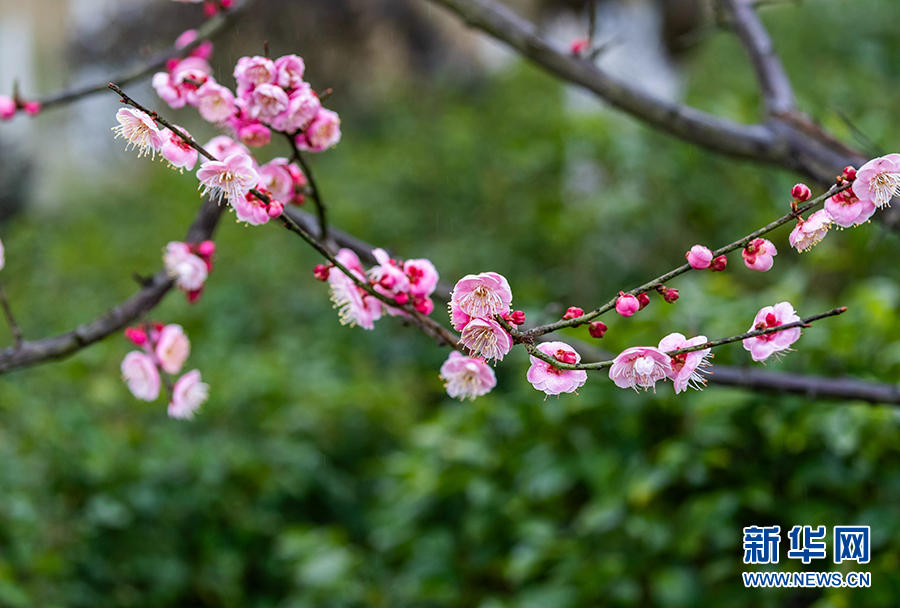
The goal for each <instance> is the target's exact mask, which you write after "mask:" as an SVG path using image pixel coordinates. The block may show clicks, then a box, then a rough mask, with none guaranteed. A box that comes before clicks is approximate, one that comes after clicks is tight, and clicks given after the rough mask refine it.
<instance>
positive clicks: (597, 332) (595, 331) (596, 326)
mask: <svg viewBox="0 0 900 608" xmlns="http://www.w3.org/2000/svg"><path fill="white" fill-rule="evenodd" d="M607 329H609V328H608V327H606V323H604V322H603V321H594V322H593V323H589V324H588V332H589V333H590V334H591V337H592V338H602V337H603V334H605V333H606V330H607Z"/></svg>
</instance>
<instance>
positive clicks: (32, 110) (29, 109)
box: [22, 101, 43, 116]
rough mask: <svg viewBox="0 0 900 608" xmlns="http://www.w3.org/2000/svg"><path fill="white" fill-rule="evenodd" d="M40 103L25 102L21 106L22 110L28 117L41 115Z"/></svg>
mask: <svg viewBox="0 0 900 608" xmlns="http://www.w3.org/2000/svg"><path fill="white" fill-rule="evenodd" d="M42 107H43V106H41V103H40V102H39V101H26V102H25V103H23V104H22V110H24V111H25V113H26V114H28V115H29V116H37V115H38V114H40V113H41V108H42Z"/></svg>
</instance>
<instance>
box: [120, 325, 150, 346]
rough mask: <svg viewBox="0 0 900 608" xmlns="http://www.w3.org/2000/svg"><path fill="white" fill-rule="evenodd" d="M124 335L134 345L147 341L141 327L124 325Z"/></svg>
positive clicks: (141, 344) (140, 344)
mask: <svg viewBox="0 0 900 608" xmlns="http://www.w3.org/2000/svg"><path fill="white" fill-rule="evenodd" d="M125 337H126V338H128V339H129V340H130V341H131V342H132V344H134V345H135V346H143V345H144V344H146V343H147V332H146V331H144V328H143V327H126V328H125Z"/></svg>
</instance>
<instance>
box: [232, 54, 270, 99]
mask: <svg viewBox="0 0 900 608" xmlns="http://www.w3.org/2000/svg"><path fill="white" fill-rule="evenodd" d="M275 72H276V70H275V63H274V62H273V61H272V60H271V59H268V58H266V57H260V56H256V57H241V58H240V59H238V62H237V65H236V66H235V68H234V79H235V80H236V81H237V84H238V95H240V96H242V97H243V96H244V95H245V94H246V93H248V92H250V91H252V90H253V89H255V88H256V87H257V86H259V85H261V84H269V83H272V82H275V76H276V73H275Z"/></svg>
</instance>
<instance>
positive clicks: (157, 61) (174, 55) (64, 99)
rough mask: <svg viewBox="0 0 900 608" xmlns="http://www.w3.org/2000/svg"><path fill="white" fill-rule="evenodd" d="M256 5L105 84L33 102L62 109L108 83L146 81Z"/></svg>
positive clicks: (231, 12) (248, 0) (218, 19)
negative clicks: (182, 45)
mask: <svg viewBox="0 0 900 608" xmlns="http://www.w3.org/2000/svg"><path fill="white" fill-rule="evenodd" d="M255 1H256V0H245V1H244V2H241V3H240V4H236V5H234V6H233V7H232V8H230V9H227V10H224V11H222V12H220V13H219V14H218V15H216V16H215V17H213V18H212V19H209V20H208V21H207V22H206V23H204V24H203V25H202V26H200V27H199V28H198V29H197V38H196V40H194V41H193V42H191V43H190V44H188V45H187V46H185V47H184V48H181V49H177V48H175V47H171V48H169V49H167V50H165V51H163V52H161V53H157V54H156V55H154V56H153V57H152V58H150V59H149V60H148V61H145V62H143V63H140V64H138V65H136V66H134V67H131V68H129V69H127V70H124V71H122V72H120V73H119V74H116V75H115V76H113V77H112V78H109V79H107V80H105V81H104V82H98V83H96V84H86V85H79V86H74V87H71V88H68V89H64V90H62V91H59V92H56V93H52V94H50V95H45V96H43V97H40V98H38V99H37V100H36V101H38V102H39V103H40V104H41V107H42V109H44V110H46V109H49V108H53V107H56V106H62V105H65V104H67V103H71V102H73V101H76V100H78V99H81V98H82V97H87V96H89V95H93V94H95V93H102V92H104V91H106V90H107V88H108V86H109V82H110V81H112V82H116V83H118V84H119V85H122V86H124V85H126V84H129V83H132V82H135V81H137V80H141V79H143V78H146V77H147V76H150V75H151V74H153V73H154V72H158V71H160V70H163V69H165V67H166V63H167V62H168V61H169V60H170V59H180V58H182V57H186V56H187V55H188V54H189V53H190V52H191V51H193V50H194V49H195V48H197V47H198V46H200V44H201V43H203V42H204V41H205V40H209V39H210V38H213V37H215V36H217V35H218V34H221V33H222V32H224V31H225V30H227V29H228V28H229V27H231V26H232V25H234V24H235V23H236V22H237V20H238V17H240V16H241V15H242V14H243V13H245V12H246V11H247V9H249V8H250V6H251V5H252V4H253V3H254V2H255Z"/></svg>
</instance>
